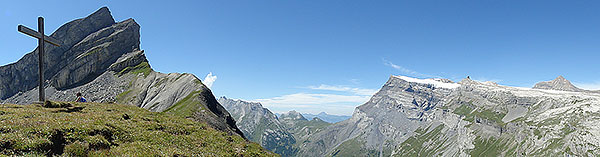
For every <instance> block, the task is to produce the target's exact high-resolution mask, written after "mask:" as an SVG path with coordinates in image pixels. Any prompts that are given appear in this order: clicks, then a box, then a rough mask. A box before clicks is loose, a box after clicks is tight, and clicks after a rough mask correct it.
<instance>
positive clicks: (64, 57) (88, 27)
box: [0, 8, 139, 99]
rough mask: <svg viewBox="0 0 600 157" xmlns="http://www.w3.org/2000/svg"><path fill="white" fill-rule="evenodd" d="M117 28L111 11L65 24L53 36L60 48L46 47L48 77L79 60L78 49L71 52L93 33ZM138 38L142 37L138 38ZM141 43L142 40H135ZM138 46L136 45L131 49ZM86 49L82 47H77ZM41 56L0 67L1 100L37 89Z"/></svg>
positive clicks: (104, 11) (33, 56)
mask: <svg viewBox="0 0 600 157" xmlns="http://www.w3.org/2000/svg"><path fill="white" fill-rule="evenodd" d="M113 24H115V20H114V19H113V18H112V16H111V15H110V11H109V10H108V8H100V10H98V11H96V12H94V13H93V14H91V15H89V16H88V17H85V18H82V19H77V20H74V21H71V22H69V23H66V24H64V25H62V26H61V27H59V28H58V30H56V31H55V32H54V33H52V34H51V35H50V36H51V37H53V38H55V39H58V40H60V41H62V43H63V44H62V46H61V47H56V46H53V45H50V44H46V47H45V50H46V60H45V61H44V64H45V65H46V67H47V68H46V69H47V70H46V71H45V73H44V74H45V76H46V78H52V77H53V76H55V75H56V74H57V73H58V71H60V70H62V69H63V67H65V66H66V65H67V64H70V63H69V62H68V61H72V60H74V58H76V57H78V55H75V53H82V52H77V51H75V49H73V50H71V49H72V48H73V46H74V45H76V44H78V43H79V42H80V41H82V40H83V39H84V38H86V37H87V36H88V35H90V34H91V33H94V32H97V31H98V30H100V29H102V28H106V27H110V26H111V25H113ZM138 37H139V36H138ZM132 41H137V42H138V43H139V39H138V40H136V39H134V40H132ZM130 46H135V45H130ZM78 48H80V49H79V51H81V48H83V45H81V44H80V46H79V47H78ZM132 48H133V47H127V48H126V49H123V50H124V51H127V50H131V49H132ZM37 56H38V52H37V48H36V49H35V50H34V51H33V52H31V53H28V54H26V55H25V56H24V57H23V58H21V59H20V60H19V61H17V62H16V63H12V64H9V65H5V66H2V67H0V99H6V98H8V97H11V96H13V95H14V94H16V93H18V92H20V91H27V90H31V89H33V88H34V87H36V86H37V84H38V83H37V82H38V70H37V63H38V59H37V58H38V57H37Z"/></svg>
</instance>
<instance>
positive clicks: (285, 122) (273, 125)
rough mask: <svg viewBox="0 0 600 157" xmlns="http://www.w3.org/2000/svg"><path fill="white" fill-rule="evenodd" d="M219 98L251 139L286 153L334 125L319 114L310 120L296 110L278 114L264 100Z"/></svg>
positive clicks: (294, 150)
mask: <svg viewBox="0 0 600 157" xmlns="http://www.w3.org/2000/svg"><path fill="white" fill-rule="evenodd" d="M218 101H219V103H220V104H222V105H223V106H224V107H225V108H226V109H227V110H228V111H229V112H230V113H231V115H232V116H233V117H234V119H235V120H236V122H237V123H236V124H237V126H238V127H239V128H240V129H241V130H242V132H243V133H244V135H246V137H248V139H249V140H250V141H253V142H256V143H259V144H260V145H261V146H263V147H265V148H266V149H268V150H271V151H273V152H275V153H277V154H280V155H282V156H296V155H297V154H296V153H297V152H298V148H299V147H300V145H302V144H303V143H305V142H306V139H307V138H308V137H309V136H310V135H312V134H314V133H316V132H319V131H321V130H323V129H324V128H325V127H327V126H329V125H331V124H330V123H327V122H325V121H323V120H321V119H319V118H318V117H315V118H312V119H311V120H307V119H306V118H305V117H304V116H302V114H300V113H299V112H296V111H290V112H288V113H283V114H280V115H278V116H275V115H274V114H273V113H272V112H271V111H269V110H268V109H266V108H263V106H262V104H260V103H255V102H247V101H243V100H234V99H229V98H226V97H221V98H219V100H218Z"/></svg>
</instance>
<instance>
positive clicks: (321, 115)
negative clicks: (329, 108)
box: [302, 112, 352, 123]
mask: <svg viewBox="0 0 600 157" xmlns="http://www.w3.org/2000/svg"><path fill="white" fill-rule="evenodd" d="M302 116H304V118H306V119H313V118H315V117H318V118H319V119H321V120H323V121H326V122H328V123H337V122H340V121H343V120H346V119H348V118H350V117H352V116H338V115H330V114H327V113H325V112H321V113H319V114H316V115H314V114H310V113H302Z"/></svg>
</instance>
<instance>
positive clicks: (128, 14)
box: [0, 0, 600, 115]
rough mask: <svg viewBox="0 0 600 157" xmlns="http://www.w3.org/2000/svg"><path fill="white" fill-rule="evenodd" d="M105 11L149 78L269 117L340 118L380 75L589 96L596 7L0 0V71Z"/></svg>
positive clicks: (543, 0) (599, 42)
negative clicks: (205, 82) (125, 28)
mask: <svg viewBox="0 0 600 157" xmlns="http://www.w3.org/2000/svg"><path fill="white" fill-rule="evenodd" d="M103 6H107V7H108V8H109V9H110V11H111V12H112V15H113V17H114V18H115V20H117V21H122V20H125V19H127V18H134V19H135V20H136V21H137V22H138V23H139V24H140V25H141V48H142V49H144V50H145V52H146V55H147V57H148V59H149V60H150V64H151V65H152V67H153V68H154V69H155V70H156V71H159V72H188V73H193V74H195V75H197V76H198V78H200V79H204V77H205V76H206V75H207V74H208V73H212V74H213V75H214V76H217V79H216V81H215V82H214V84H213V86H212V87H211V88H212V90H213V92H214V93H215V95H216V96H227V97H229V98H236V99H244V100H251V101H261V102H263V103H265V106H266V107H268V108H269V109H271V110H273V111H274V112H284V111H287V110H298V111H300V112H309V113H318V112H320V111H325V112H328V113H333V114H344V115H350V114H352V111H353V109H354V107H356V106H358V105H360V104H362V103H364V102H365V101H366V100H368V98H369V96H370V94H372V93H373V92H374V91H376V90H378V89H379V88H380V87H381V86H382V85H383V84H384V83H385V82H386V81H387V79H388V78H389V76H390V75H406V76H412V77H417V78H427V77H444V78H449V79H452V80H454V81H460V80H461V79H462V78H464V77H466V76H467V75H469V76H471V78H474V79H476V80H481V81H489V80H491V81H496V82H498V83H499V84H502V85H509V86H521V87H531V86H533V85H534V84H535V83H536V82H539V81H547V80H552V79H554V78H555V77H557V76H558V75H563V76H564V77H565V78H567V79H569V80H571V81H572V82H575V83H576V85H579V86H580V87H583V88H587V89H598V88H600V72H599V69H598V68H599V67H600V62H599V58H600V9H599V8H600V2H599V1H588V0H582V1H548V0H532V1H521V0H515V1H498V0H486V1H462V0H456V1H429V0H425V1H397V0H394V1H349V0H327V1H317V0H290V1H280V0H265V1H249V0H244V1H107V0H105V1H79V0H74V1H2V2H0V65H6V64H9V63H13V62H16V61H17V60H18V59H19V58H21V57H22V56H23V55H24V54H25V53H27V52H30V51H31V50H33V49H34V48H35V46H36V45H37V40H35V39H33V38H31V37H29V36H26V35H24V34H21V33H19V32H17V25H18V24H24V25H26V26H29V27H31V28H35V29H37V24H36V22H37V20H36V18H37V17H38V16H44V17H45V21H46V30H45V31H46V32H48V33H47V34H50V33H51V32H53V31H54V30H56V29H57V28H58V27H59V26H60V25H62V24H64V23H66V22H68V21H71V20H73V19H76V18H81V17H85V16H87V15H89V14H90V13H92V12H94V11H96V10H97V9H99V8H100V7H103Z"/></svg>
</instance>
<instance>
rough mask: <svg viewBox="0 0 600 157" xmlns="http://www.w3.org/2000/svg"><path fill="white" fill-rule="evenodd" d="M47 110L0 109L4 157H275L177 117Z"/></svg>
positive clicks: (54, 106) (78, 106)
mask: <svg viewBox="0 0 600 157" xmlns="http://www.w3.org/2000/svg"><path fill="white" fill-rule="evenodd" d="M44 106H45V107H44ZM44 106H42V105H9V104H4V105H0V124H2V125H1V126H0V156H2V155H73V156H85V155H91V156H106V155H109V156H140V155H141V156H174V155H179V156H181V155H183V156H240V155H241V156H275V155H276V154H273V153H270V152H268V151H266V150H265V149H263V148H262V147H260V146H259V145H258V144H256V143H251V142H247V141H246V140H244V139H243V138H241V137H239V136H235V135H234V136H229V135H227V134H226V133H224V132H219V131H216V130H214V129H212V128H210V127H208V126H207V125H206V124H204V123H200V122H195V121H192V120H189V119H186V118H183V117H179V116H176V115H174V114H168V113H157V112H150V111H147V110H144V109H142V108H138V107H135V106H130V105H118V104H95V103H50V104H48V105H44Z"/></svg>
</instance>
